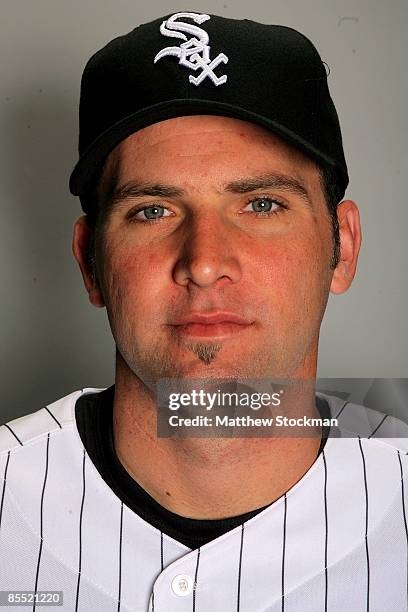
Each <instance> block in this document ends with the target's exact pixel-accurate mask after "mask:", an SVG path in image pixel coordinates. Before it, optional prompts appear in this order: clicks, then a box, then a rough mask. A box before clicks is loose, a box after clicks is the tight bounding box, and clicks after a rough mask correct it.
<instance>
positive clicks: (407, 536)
mask: <svg viewBox="0 0 408 612" xmlns="http://www.w3.org/2000/svg"><path fill="white" fill-rule="evenodd" d="M397 453H398V461H399V466H400V474H401V501H402V515H403V517H404V527H405V539H406V541H407V609H408V528H407V515H406V511H405V492H404V472H403V469H402V463H401V455H400V452H399V451H397Z"/></svg>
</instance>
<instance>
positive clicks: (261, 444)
mask: <svg viewBox="0 0 408 612" xmlns="http://www.w3.org/2000/svg"><path fill="white" fill-rule="evenodd" d="M298 399H299V398H298ZM300 401H301V406H302V409H301V414H302V415H305V416H307V417H311V418H318V417H319V416H320V415H319V413H318V411H317V408H316V406H315V401H314V393H311V392H310V388H309V390H308V391H305V393H304V396H303V398H301V400H300ZM113 414H114V427H113V432H114V443H115V449H116V453H117V455H118V458H119V460H120V461H121V463H122V464H123V466H124V467H125V469H126V470H127V471H128V473H129V474H130V476H132V478H134V480H136V481H137V482H138V483H139V484H140V485H141V486H142V487H143V488H144V489H145V490H146V491H147V492H148V493H149V494H150V495H151V496H152V497H153V498H154V499H155V500H156V501H157V502H158V503H159V504H161V505H162V506H164V507H165V508H166V509H168V510H170V511H171V512H174V513H176V514H178V515H181V516H185V517H189V518H196V519H219V518H227V517H230V516H237V515H240V514H243V513H245V512H249V511H251V510H254V509H256V508H261V507H263V506H266V505H268V504H269V503H272V502H273V501H274V500H276V499H277V498H279V497H280V496H282V495H283V494H284V493H285V492H286V491H288V490H289V489H290V488H291V487H292V486H293V485H295V484H296V482H298V481H299V480H300V479H301V478H302V476H303V475H304V474H305V473H306V472H307V471H308V470H309V468H310V467H311V466H312V465H313V463H314V461H315V460H316V457H317V454H318V449H319V445H320V435H315V436H314V437H303V436H302V437H260V438H250V437H237V438H199V437H196V438H192V437H188V438H176V439H174V438H160V437H158V436H157V421H156V405H155V401H154V398H153V397H152V396H151V394H149V393H147V392H146V388H145V387H144V386H143V385H142V383H141V382H140V381H139V380H138V379H136V378H135V377H133V378H132V379H129V377H127V378H126V381H125V380H124V379H123V378H121V377H120V376H119V377H118V376H117V377H116V384H115V396H114V406H113ZM319 433H320V432H319Z"/></svg>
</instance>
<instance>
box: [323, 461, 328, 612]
mask: <svg viewBox="0 0 408 612" xmlns="http://www.w3.org/2000/svg"><path fill="white" fill-rule="evenodd" d="M322 455H323V465H324V492H323V496H324V524H325V537H324V610H325V612H327V596H328V576H327V544H328V541H329V522H328V517H327V465H326V455H325V454H324V449H323V450H322Z"/></svg>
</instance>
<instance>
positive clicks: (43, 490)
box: [33, 434, 50, 612]
mask: <svg viewBox="0 0 408 612" xmlns="http://www.w3.org/2000/svg"><path fill="white" fill-rule="evenodd" d="M49 447H50V434H48V435H47V447H46V451H45V473H44V482H43V487H42V492H41V506H40V549H39V551H38V560H37V570H36V573H35V586H34V592H35V593H37V589H38V576H39V574H40V563H41V553H42V547H43V536H44V532H43V512H44V493H45V486H46V484H47V476H48V454H49ZM35 604H36V601H35V597H34V603H33V612H34V610H35Z"/></svg>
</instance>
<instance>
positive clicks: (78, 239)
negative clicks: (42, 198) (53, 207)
mask: <svg viewBox="0 0 408 612" xmlns="http://www.w3.org/2000/svg"><path fill="white" fill-rule="evenodd" d="M90 237H91V230H90V229H89V227H88V224H87V222H86V216H85V215H82V217H79V219H77V220H76V221H75V223H74V230H73V236H72V252H73V254H74V257H75V259H76V260H77V262H78V265H79V267H80V269H81V273H82V278H83V281H84V285H85V288H86V290H87V292H88V296H89V301H90V302H91V304H93V305H94V306H97V307H99V308H103V307H104V306H105V301H104V299H103V295H102V292H101V289H100V286H99V283H98V279H97V278H96V275H94V274H93V271H92V270H91V268H90V266H89V261H88V245H89V241H90Z"/></svg>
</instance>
